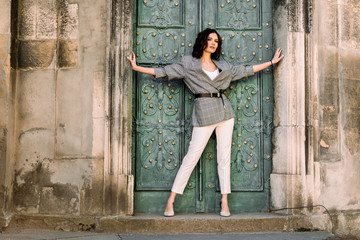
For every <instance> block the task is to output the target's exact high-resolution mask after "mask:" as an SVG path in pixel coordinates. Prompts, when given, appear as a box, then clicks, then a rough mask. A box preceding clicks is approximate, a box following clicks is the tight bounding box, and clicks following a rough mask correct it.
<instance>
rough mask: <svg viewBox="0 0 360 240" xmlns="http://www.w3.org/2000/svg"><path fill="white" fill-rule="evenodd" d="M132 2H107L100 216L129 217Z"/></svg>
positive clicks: (130, 188) (132, 180) (114, 0)
mask: <svg viewBox="0 0 360 240" xmlns="http://www.w3.org/2000/svg"><path fill="white" fill-rule="evenodd" d="M133 2H134V1H133V0H108V2H107V4H108V9H109V14H108V19H107V32H106V34H107V49H106V58H107V59H106V78H105V79H106V80H105V81H106V82H105V116H106V118H105V128H104V133H105V134H104V172H103V173H104V182H103V188H104V190H103V203H104V207H103V214H104V215H132V214H133V212H134V211H133V199H134V176H133V175H132V171H131V170H132V165H131V141H132V137H131V134H132V107H131V106H132V69H131V66H130V64H129V63H128V61H127V59H126V57H127V56H129V55H130V54H131V51H132V47H133V9H134V5H133Z"/></svg>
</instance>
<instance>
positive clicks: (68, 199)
mask: <svg viewBox="0 0 360 240" xmlns="http://www.w3.org/2000/svg"><path fill="white" fill-rule="evenodd" d="M79 205H80V203H79V190H78V188H77V187H76V186H73V185H71V184H59V183H53V184H50V186H44V187H42V188H41V200H40V207H39V212H40V213H43V214H78V213H79V208H80V206H79Z"/></svg>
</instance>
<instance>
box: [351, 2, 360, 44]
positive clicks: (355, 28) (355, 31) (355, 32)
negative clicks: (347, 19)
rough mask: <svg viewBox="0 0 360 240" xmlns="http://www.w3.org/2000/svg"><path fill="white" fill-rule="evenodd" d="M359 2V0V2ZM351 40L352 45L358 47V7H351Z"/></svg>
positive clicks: (359, 11) (359, 36)
mask: <svg viewBox="0 0 360 240" xmlns="http://www.w3.org/2000/svg"><path fill="white" fill-rule="evenodd" d="M359 3H360V2H359ZM352 22H353V28H352V33H351V34H352V42H353V47H354V48H357V49H360V8H354V9H353V19H352Z"/></svg>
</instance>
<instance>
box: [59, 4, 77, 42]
mask: <svg viewBox="0 0 360 240" xmlns="http://www.w3.org/2000/svg"><path fill="white" fill-rule="evenodd" d="M59 2H60V38H61V39H77V37H78V25H79V16H78V5H77V4H69V2H68V0H59Z"/></svg>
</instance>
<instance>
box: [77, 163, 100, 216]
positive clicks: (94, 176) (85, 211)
mask: <svg viewBox="0 0 360 240" xmlns="http://www.w3.org/2000/svg"><path fill="white" fill-rule="evenodd" d="M103 185H104V162H103V161H102V160H99V159H95V160H92V169H91V181H86V182H84V185H83V187H82V189H81V193H80V200H81V204H80V215H82V216H90V215H102V214H103Z"/></svg>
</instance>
